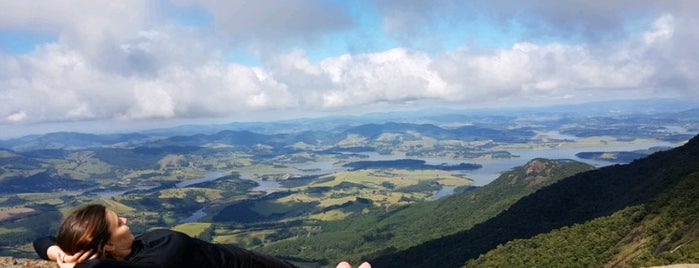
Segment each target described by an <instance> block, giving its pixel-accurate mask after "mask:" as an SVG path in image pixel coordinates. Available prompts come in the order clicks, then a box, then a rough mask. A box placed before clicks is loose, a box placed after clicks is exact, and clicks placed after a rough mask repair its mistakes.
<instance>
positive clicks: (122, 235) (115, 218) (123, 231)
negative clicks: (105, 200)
mask: <svg viewBox="0 0 699 268" xmlns="http://www.w3.org/2000/svg"><path fill="white" fill-rule="evenodd" d="M107 222H109V233H110V235H111V237H110V239H109V242H107V247H106V250H107V251H108V252H109V253H110V254H111V255H112V256H113V257H115V258H117V259H120V258H126V256H128V255H129V253H131V245H132V244H133V240H134V236H133V234H131V229H129V226H128V225H126V218H123V217H119V215H117V214H116V213H115V212H114V211H111V210H109V209H107Z"/></svg>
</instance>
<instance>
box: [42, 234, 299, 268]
mask: <svg viewBox="0 0 699 268" xmlns="http://www.w3.org/2000/svg"><path fill="white" fill-rule="evenodd" d="M55 244H56V242H55V238H53V237H44V238H40V239H37V240H35V241H34V250H35V251H36V253H37V254H39V257H41V258H43V259H48V256H47V255H46V250H48V248H49V247H50V246H52V245H55ZM117 267H118V268H150V267H163V268H164V267H167V268H178V267H182V268H185V267H187V268H190V267H192V268H193V267H211V268H216V267H219V268H248V267H249V268H252V267H281V268H287V267H296V266H294V265H293V264H291V263H288V262H286V261H284V260H280V259H277V258H275V257H272V256H268V255H263V254H259V253H255V252H252V251H249V250H245V249H242V248H239V247H235V246H230V245H220V244H213V243H209V242H206V241H203V240H199V239H196V238H192V237H189V236H188V235H186V234H184V233H180V232H176V231H171V230H154V231H149V232H146V233H144V234H142V235H139V236H137V237H136V239H135V240H134V243H133V246H131V254H129V256H128V257H127V258H126V260H125V261H116V260H110V259H98V260H91V261H87V262H84V263H79V264H78V265H76V266H75V268H117Z"/></svg>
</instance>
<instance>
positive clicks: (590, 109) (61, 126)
mask: <svg viewBox="0 0 699 268" xmlns="http://www.w3.org/2000/svg"><path fill="white" fill-rule="evenodd" d="M609 105H621V106H615V107H609ZM581 106H584V108H585V109H586V110H585V111H584V112H578V111H575V112H574V113H575V114H579V115H585V116H593V115H594V116H600V115H605V116H615V115H629V114H660V113H673V112H683V111H689V110H695V109H699V103H694V102H691V101H685V100H678V99H646V100H611V101H597V102H586V103H576V104H567V105H549V106H518V107H506V108H482V109H476V108H474V109H452V108H445V107H425V108H421V109H413V110H404V111H381V112H367V113H358V114H349V113H348V114H329V115H316V116H299V117H288V118H272V119H269V120H247V121H246V120H238V121H235V120H234V121H230V120H225V119H223V120H222V119H215V118H214V119H207V120H201V119H193V120H186V119H185V120H174V121H160V122H159V123H157V124H156V123H153V122H151V121H144V122H122V123H123V125H118V124H117V125H115V122H114V121H109V120H103V121H87V122H86V121H77V122H48V123H40V124H36V125H29V126H24V127H15V128H14V129H13V130H14V131H15V132H1V133H0V141H2V140H12V139H18V138H23V137H28V136H35V135H39V136H40V135H47V134H54V133H70V132H73V133H83V134H95V135H110V134H129V133H148V132H158V131H164V132H168V131H173V130H174V131H175V132H176V130H175V129H177V128H182V127H214V128H215V127H222V126H228V127H230V126H233V125H236V124H240V125H243V124H278V123H287V122H289V121H307V122H308V121H322V120H329V119H333V118H343V119H348V118H350V119H354V120H358V121H364V122H368V121H373V120H375V119H371V118H372V117H383V118H384V119H385V120H383V121H382V122H394V121H395V120H396V119H399V120H398V121H401V119H402V120H406V119H408V121H410V120H409V119H415V118H418V117H420V116H426V115H427V114H430V115H437V116H438V115H466V116H469V115H486V116H495V115H503V114H507V115H517V113H521V112H536V113H542V112H543V113H549V114H562V113H571V112H572V110H571V109H575V108H580V107H581Z"/></svg>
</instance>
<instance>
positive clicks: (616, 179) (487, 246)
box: [371, 136, 699, 267]
mask: <svg viewBox="0 0 699 268" xmlns="http://www.w3.org/2000/svg"><path fill="white" fill-rule="evenodd" d="M697 171H699V136H697V137H694V138H693V139H692V140H690V141H689V142H688V143H687V144H685V145H684V146H681V147H678V148H675V149H673V150H669V151H664V152H658V153H655V154H653V155H651V156H649V157H647V158H643V159H639V160H636V161H634V162H632V163H630V164H627V165H615V166H610V167H605V168H601V169H599V170H595V171H590V172H585V173H581V174H578V175H575V176H572V177H569V178H567V179H564V180H562V181H560V182H558V183H555V184H553V185H551V186H549V187H546V188H543V189H541V190H539V191H537V192H536V193H534V194H531V195H529V196H527V197H524V198H522V199H521V200H520V201H518V202H517V203H515V204H514V205H512V206H511V207H510V208H508V210H506V211H504V212H502V213H501V214H499V215H498V216H496V217H494V218H492V219H490V220H488V221H485V222H483V223H481V224H478V225H476V226H474V227H473V228H471V229H470V230H467V231H463V232H460V233H456V234H453V235H450V236H446V237H443V238H440V239H436V240H432V241H429V242H427V243H424V244H421V245H418V246H415V247H412V248H409V249H407V250H404V251H399V252H392V253H387V254H384V255H381V256H378V257H376V258H373V260H372V261H371V263H372V265H373V266H375V267H461V266H462V265H463V264H464V263H465V262H466V261H468V260H470V259H474V258H477V257H478V256H480V255H481V254H484V253H486V252H488V251H490V250H492V249H494V248H495V247H497V246H498V245H499V244H504V243H506V242H507V241H511V240H514V239H522V238H530V237H532V236H535V235H537V234H541V233H547V232H549V231H551V230H554V229H558V228H561V227H563V226H570V225H573V224H576V223H583V222H586V221H589V220H592V219H595V218H598V217H601V216H606V215H610V214H612V213H614V212H616V211H618V210H620V209H623V208H625V207H627V206H632V205H637V204H641V203H645V202H647V201H649V200H651V199H652V198H653V197H655V196H657V195H658V194H659V193H661V192H662V191H664V190H666V189H669V188H671V187H673V186H674V185H676V184H677V183H678V182H680V181H681V180H682V179H683V178H685V177H686V176H687V175H688V174H690V173H693V172H697ZM425 232H429V230H425ZM570 243H575V241H570ZM384 253H386V252H384Z"/></svg>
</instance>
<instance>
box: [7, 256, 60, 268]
mask: <svg viewBox="0 0 699 268" xmlns="http://www.w3.org/2000/svg"><path fill="white" fill-rule="evenodd" d="M0 267H2V268H58V265H57V264H56V263H55V262H52V261H45V260H39V259H21V258H13V257H0Z"/></svg>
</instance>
